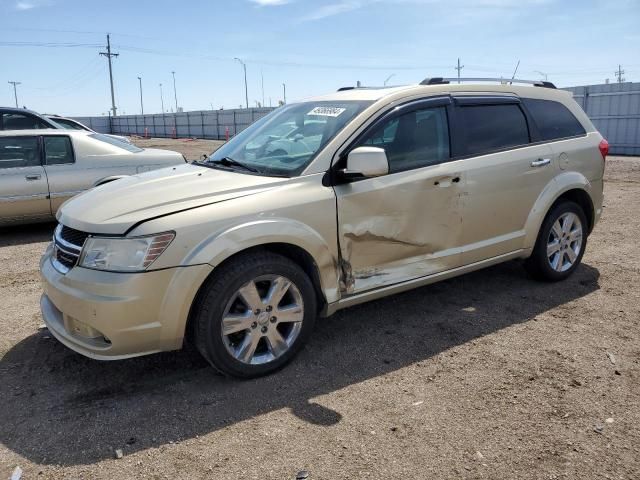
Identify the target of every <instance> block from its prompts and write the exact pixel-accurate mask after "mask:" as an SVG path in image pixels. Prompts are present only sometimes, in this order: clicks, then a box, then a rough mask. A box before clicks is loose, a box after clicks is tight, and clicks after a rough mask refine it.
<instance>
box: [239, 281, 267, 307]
mask: <svg viewBox="0 0 640 480" xmlns="http://www.w3.org/2000/svg"><path fill="white" fill-rule="evenodd" d="M238 294H239V295H240V297H241V298H242V301H243V302H244V303H245V305H246V306H247V308H249V309H250V310H256V309H258V308H262V306H263V305H264V303H263V302H262V299H261V298H260V294H259V293H258V289H257V288H256V284H255V282H253V281H251V282H249V283H247V284H245V285H243V286H242V287H241V288H240V290H238Z"/></svg>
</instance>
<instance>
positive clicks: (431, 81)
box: [420, 77, 556, 88]
mask: <svg viewBox="0 0 640 480" xmlns="http://www.w3.org/2000/svg"><path fill="white" fill-rule="evenodd" d="M455 82H465V83H468V82H498V83H501V84H504V85H507V84H509V85H511V84H512V83H524V84H527V85H533V86H534V87H544V88H556V86H555V85H554V84H553V83H551V82H544V81H542V80H521V79H518V78H490V77H487V78H457V77H450V78H443V77H433V78H425V79H424V80H423V81H421V82H420V85H446V84H448V83H455Z"/></svg>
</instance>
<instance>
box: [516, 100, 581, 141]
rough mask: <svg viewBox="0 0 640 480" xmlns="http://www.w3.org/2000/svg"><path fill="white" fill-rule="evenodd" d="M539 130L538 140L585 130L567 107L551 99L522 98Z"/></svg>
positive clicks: (574, 134)
mask: <svg viewBox="0 0 640 480" xmlns="http://www.w3.org/2000/svg"><path fill="white" fill-rule="evenodd" d="M523 102H524V104H525V106H526V107H527V110H529V113H531V116H532V117H533V121H534V122H535V123H536V126H537V127H538V131H539V132H540V140H556V139H558V138H567V137H575V136H576V135H584V134H585V133H586V132H585V130H584V128H583V127H582V125H581V124H580V122H579V121H578V119H577V118H576V117H574V116H573V114H572V113H571V112H570V111H569V109H568V108H567V107H565V106H564V105H562V104H561V103H558V102H554V101H551V100H534V99H532V98H525V99H523Z"/></svg>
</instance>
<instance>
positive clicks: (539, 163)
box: [531, 158, 551, 167]
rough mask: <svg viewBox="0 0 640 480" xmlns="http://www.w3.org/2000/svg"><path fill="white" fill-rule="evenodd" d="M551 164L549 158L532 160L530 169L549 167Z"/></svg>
mask: <svg viewBox="0 0 640 480" xmlns="http://www.w3.org/2000/svg"><path fill="white" fill-rule="evenodd" d="M550 163H551V159H550V158H539V159H538V160H534V161H533V162H531V166H532V167H544V166H545V165H549V164H550Z"/></svg>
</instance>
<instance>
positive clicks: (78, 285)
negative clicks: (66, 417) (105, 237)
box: [40, 246, 212, 360]
mask: <svg viewBox="0 0 640 480" xmlns="http://www.w3.org/2000/svg"><path fill="white" fill-rule="evenodd" d="M51 255H52V248H51V246H49V248H47V251H46V252H45V254H44V255H43V257H42V259H41V260H40V272H41V280H42V288H43V294H42V298H41V300H40V308H41V311H42V317H43V319H44V322H45V324H46V325H47V327H48V328H49V330H50V331H51V333H52V334H53V335H54V336H55V337H56V338H57V339H58V340H59V341H60V342H61V343H63V344H64V345H66V346H67V347H69V348H70V349H72V350H74V351H76V352H78V353H81V354H83V355H85V356H87V357H91V358H95V359H99V360H118V359H122V358H128V357H135V356H139V355H146V354H149V353H155V352H160V351H165V350H175V349H179V348H181V346H182V341H183V337H184V331H185V326H186V322H187V317H188V315H189V309H190V308H191V303H192V302H193V299H194V298H195V295H196V293H197V291H198V289H199V287H200V285H202V283H203V282H204V280H205V279H206V277H207V276H208V275H209V273H210V272H211V270H212V267H211V266H210V265H194V266H188V267H176V268H169V269H163V270H155V271H148V272H143V273H112V272H101V271H96V270H90V269H86V268H81V267H74V268H72V269H71V270H70V271H69V272H68V273H66V274H62V273H60V272H58V271H57V270H56V269H55V268H54V267H53V265H52V263H51Z"/></svg>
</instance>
